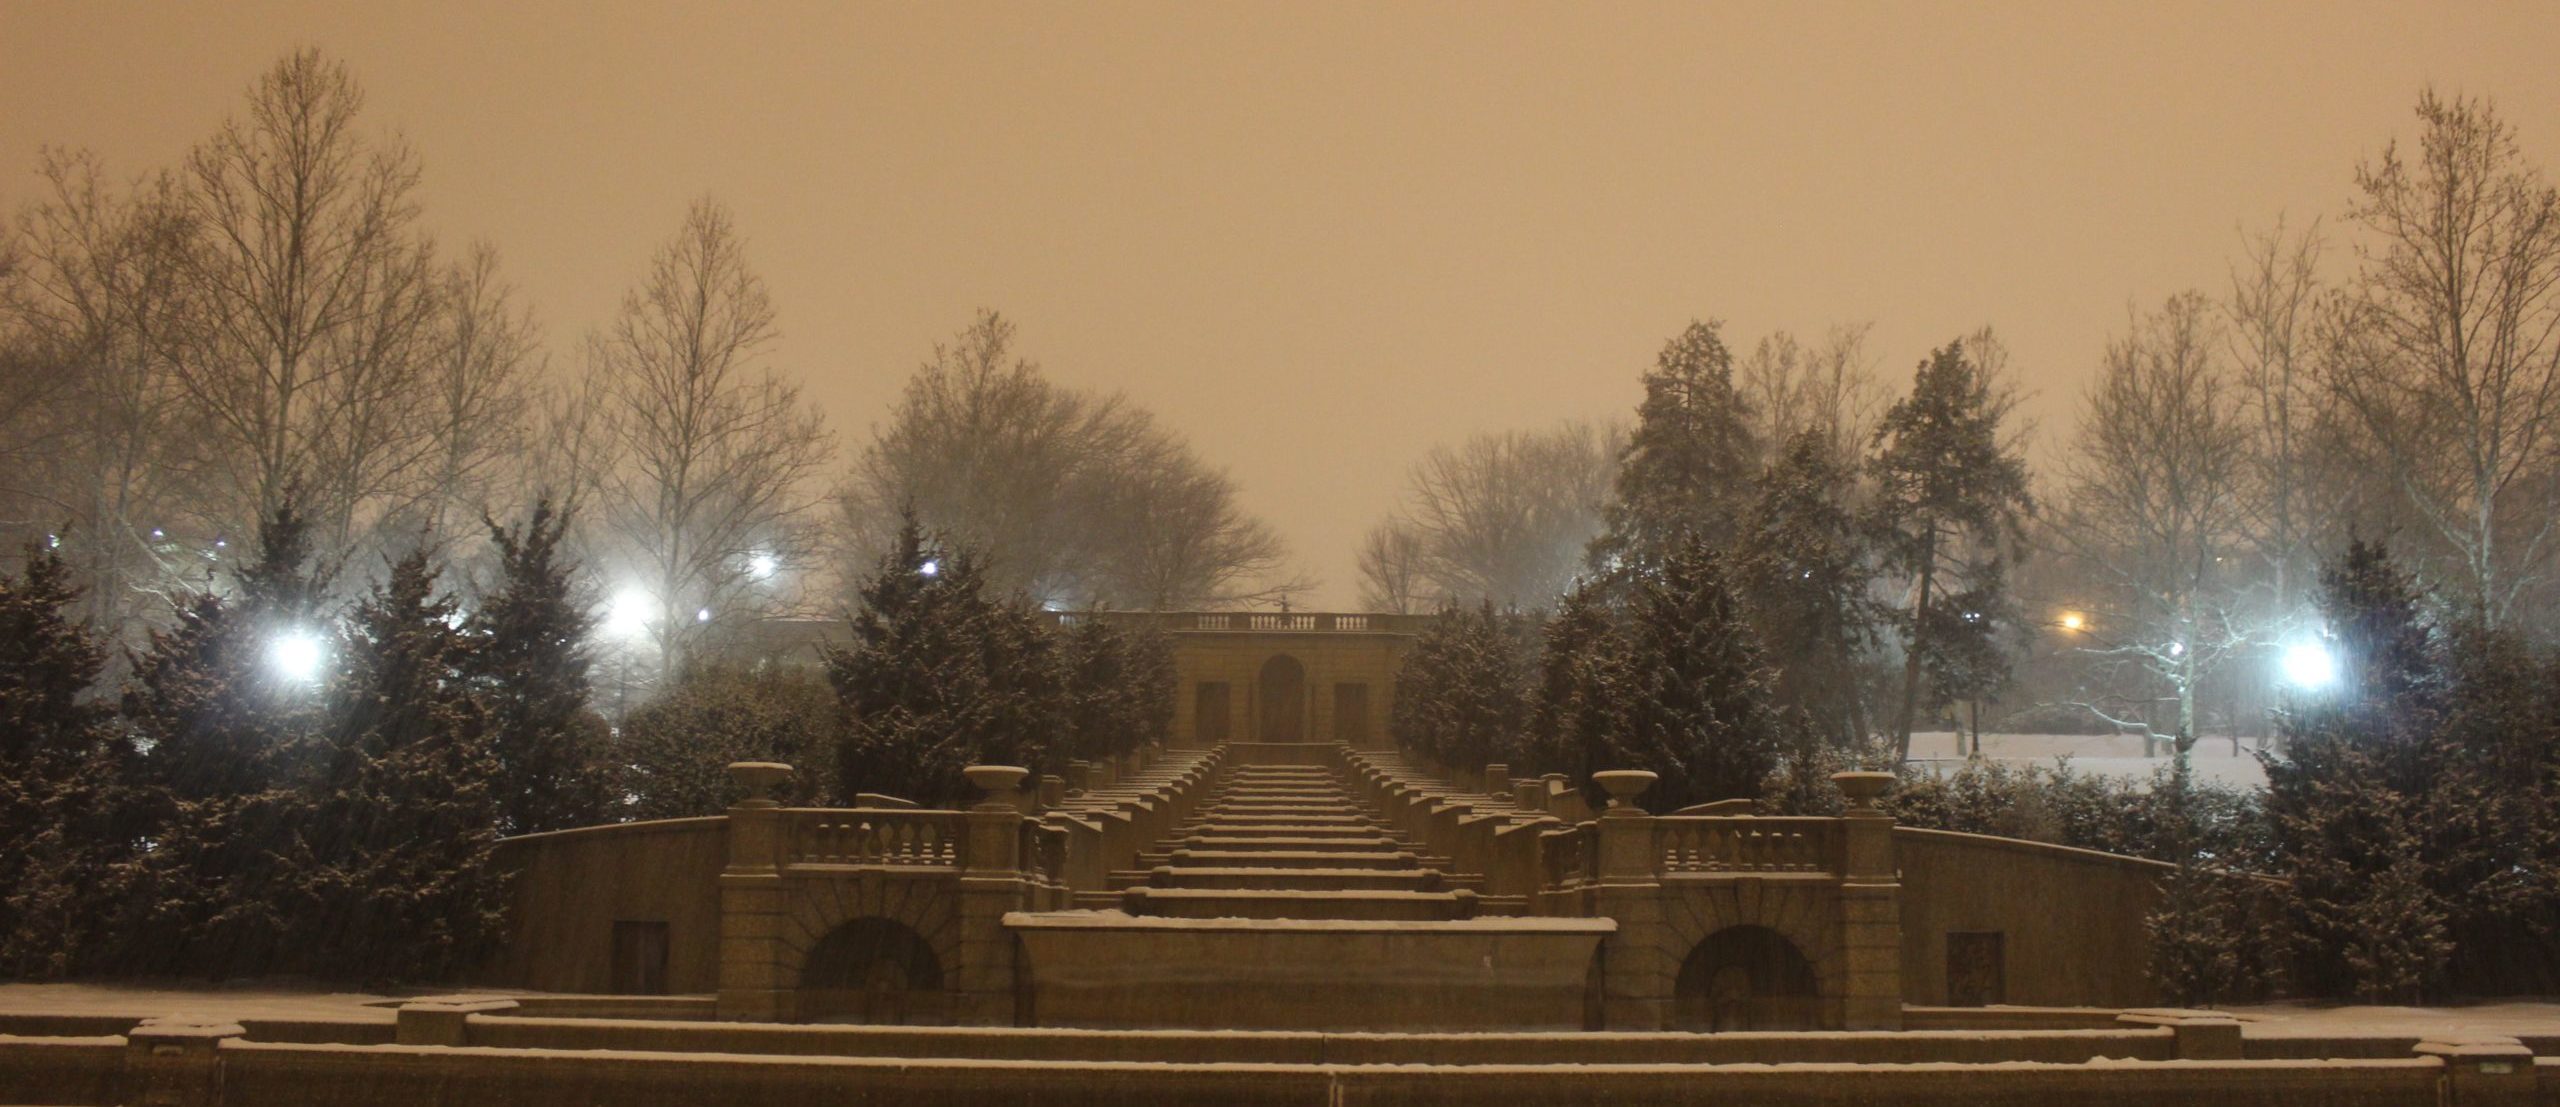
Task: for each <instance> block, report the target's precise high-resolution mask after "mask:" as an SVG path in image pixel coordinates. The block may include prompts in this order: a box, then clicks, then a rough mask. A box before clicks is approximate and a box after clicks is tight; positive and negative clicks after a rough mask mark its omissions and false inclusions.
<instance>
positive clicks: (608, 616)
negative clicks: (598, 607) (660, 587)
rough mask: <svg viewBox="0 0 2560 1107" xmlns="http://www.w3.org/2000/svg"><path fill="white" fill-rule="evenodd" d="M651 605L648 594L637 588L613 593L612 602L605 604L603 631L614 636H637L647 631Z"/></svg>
mask: <svg viewBox="0 0 2560 1107" xmlns="http://www.w3.org/2000/svg"><path fill="white" fill-rule="evenodd" d="M653 606H654V605H653V604H651V603H650V602H649V594H648V593H646V592H643V591H641V590H639V589H637V588H625V589H623V590H622V591H619V592H616V593H614V594H613V602H612V603H609V604H607V605H605V609H604V632H605V633H606V634H610V635H613V636H614V637H616V638H637V637H640V636H641V635H643V634H646V633H648V632H649V616H650V615H651V614H653V612H652V610H651V608H652V607H653Z"/></svg>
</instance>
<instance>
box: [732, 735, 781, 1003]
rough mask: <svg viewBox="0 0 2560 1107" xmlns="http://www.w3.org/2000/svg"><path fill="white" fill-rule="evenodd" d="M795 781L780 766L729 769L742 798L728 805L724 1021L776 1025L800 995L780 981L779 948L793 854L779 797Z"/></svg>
mask: <svg viewBox="0 0 2560 1107" xmlns="http://www.w3.org/2000/svg"><path fill="white" fill-rule="evenodd" d="M790 778H791V766H789V765H785V764H782V763H780V762H777V761H740V762H735V763H733V764H731V765H730V766H729V779H731V780H732V781H735V782H736V783H737V785H738V787H739V790H740V791H742V792H743V793H745V798H743V799H740V800H739V801H738V802H737V803H735V804H733V805H731V806H730V808H729V825H728V838H729V841H728V846H729V857H728V865H727V867H726V868H725V869H723V870H722V872H721V873H720V992H719V996H718V998H717V999H716V1000H714V1003H713V1011H714V1013H715V1014H717V1015H718V1016H719V1017H720V1018H723V1019H737V1020H750V1021H758V1022H772V1021H777V1020H782V1019H788V1018H791V1017H792V1016H793V1015H794V1014H795V1011H794V1010H793V1007H794V1003H793V1001H794V999H795V997H796V992H795V991H794V990H793V989H792V988H790V987H789V985H790V984H791V983H792V982H791V981H786V980H784V979H782V970H781V962H782V943H783V933H784V928H785V927H786V926H787V925H788V919H787V918H786V916H785V915H784V912H785V910H787V907H788V895H787V889H786V887H785V884H784V881H783V876H782V868H783V865H784V864H785V861H786V854H787V852H788V850H789V849H790V830H791V828H790V821H789V816H788V814H787V813H786V812H785V811H784V810H783V807H782V803H781V801H780V800H778V799H776V798H774V797H775V794H776V793H777V792H779V791H780V790H781V787H782V785H783V783H784V782H785V781H788V780H789V779H790Z"/></svg>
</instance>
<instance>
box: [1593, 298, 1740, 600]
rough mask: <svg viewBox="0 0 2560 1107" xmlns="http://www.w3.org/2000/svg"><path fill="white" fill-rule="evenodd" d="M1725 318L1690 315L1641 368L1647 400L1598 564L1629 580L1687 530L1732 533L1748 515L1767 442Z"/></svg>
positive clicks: (1596, 549) (1597, 545) (1596, 545)
mask: <svg viewBox="0 0 2560 1107" xmlns="http://www.w3.org/2000/svg"><path fill="white" fill-rule="evenodd" d="M1721 326H1722V324H1721V323H1718V322H1712V321H1711V322H1705V323H1698V322H1692V323H1690V324H1689V326H1688V328H1687V329H1685V330H1683V331H1681V332H1680V334H1679V335H1678V336H1676V337H1674V338H1672V340H1671V341H1670V342H1668V343H1666V344H1664V346H1663V348H1662V353H1661V354H1660V355H1659V356H1658V357H1656V358H1655V360H1654V367H1653V369H1652V370H1651V371H1649V372H1647V373H1645V375H1644V402H1643V403H1642V404H1640V405H1638V406H1637V408H1636V429H1635V432H1634V434H1633V435H1631V436H1630V437H1629V438H1628V440H1627V453H1626V460H1625V462H1624V464H1623V465H1621V466H1620V468H1619V470H1618V479H1617V489H1616V491H1617V495H1616V497H1615V499H1613V500H1612V501H1611V502H1610V504H1609V506H1608V509H1607V510H1606V511H1605V512H1604V515H1605V520H1604V521H1605V523H1606V527H1605V529H1604V530H1602V532H1601V534H1600V537H1598V538H1597V539H1594V540H1593V541H1592V545H1591V553H1590V559H1591V565H1592V568H1593V569H1594V570H1596V571H1597V572H1598V573H1599V574H1600V575H1601V576H1602V577H1604V578H1607V579H1610V580H1618V581H1623V580H1626V579H1628V575H1629V574H1630V573H1635V572H1640V571H1643V570H1644V569H1646V568H1649V567H1652V566H1658V565H1660V564H1661V563H1662V562H1663V561H1664V560H1665V559H1667V558H1668V557H1669V556H1670V553H1671V551H1672V548H1673V547H1674V546H1675V545H1677V544H1678V543H1679V541H1680V540H1681V536H1682V535H1684V534H1689V533H1699V534H1716V535H1729V534H1732V533H1734V531H1735V530H1736V528H1737V526H1738V524H1739V523H1740V521H1741V517H1742V513H1743V509H1744V507H1745V504H1746V503H1747V500H1748V496H1749V489H1750V487H1751V479H1752V477H1753V476H1755V475H1756V474H1757V472H1758V468H1759V459H1760V444H1759V443H1758V442H1757V441H1756V440H1755V439H1754V437H1753V431H1752V427H1753V422H1752V411H1751V405H1750V404H1749V402H1748V401H1746V400H1745V399H1744V398H1743V396H1742V394H1741V393H1740V392H1738V391H1736V390H1735V388H1734V385H1733V351H1731V350H1730V349H1727V348H1726V347H1725V344H1724V339H1723V337H1722V335H1720V334H1719V333H1718V330H1719V328H1720V327H1721Z"/></svg>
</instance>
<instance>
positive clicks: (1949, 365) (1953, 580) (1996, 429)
mask: <svg viewBox="0 0 2560 1107" xmlns="http://www.w3.org/2000/svg"><path fill="white" fill-rule="evenodd" d="M2005 412H2006V404H2005V403H2004V402H2003V398H2002V397H2001V396H2000V395H1999V394H1997V393H1995V392H1994V391H1993V389H1992V386H1991V383H1990V381H1989V380H1988V379H1987V378H1986V377H1985V375H1984V373H1983V372H1982V369H1981V367H1980V366H1979V365H1977V364H1976V363H1975V361H1974V359H1973V358H1971V357H1969V356H1968V355H1967V353H1966V343H1965V342H1962V341H1959V342H1954V343H1950V344H1948V345H1946V346H1944V347H1941V348H1939V349H1938V350H1936V351H1934V352H1932V353H1931V354H1930V355H1929V358H1928V360H1926V361H1923V362H1921V363H1920V369H1919V372H1918V374H1917V375H1916V376H1915V377H1914V378H1913V380H1912V384H1911V394H1910V395H1909V396H1906V397H1904V398H1903V399H1902V400H1900V401H1897V402H1896V403H1895V404H1894V405H1893V406H1892V407H1891V408H1889V409H1887V410H1886V412H1885V415H1884V419H1883V420H1882V421H1881V422H1880V423H1879V424H1877V427H1876V438H1875V442H1876V452H1875V454H1874V456H1873V457H1872V458H1870V459H1869V461H1868V471H1869V473H1870V474H1871V475H1872V476H1873V477H1874V479H1875V487H1876V499H1875V502H1874V503H1872V504H1871V505H1870V507H1869V510H1870V516H1869V518H1870V520H1871V523H1872V527H1873V533H1874V534H1875V535H1876V536H1877V542H1878V545H1877V549H1878V552H1879V553H1880V554H1881V556H1882V559H1883V563H1884V564H1885V566H1886V567H1888V568H1890V569H1893V570H1895V571H1898V572H1900V573H1902V574H1903V575H1904V576H1906V577H1908V578H1909V579H1910V581H1911V605H1910V609H1909V612H1908V614H1907V616H1906V617H1905V619H1904V620H1903V621H1902V631H1903V655H1904V657H1903V678H1902V705H1901V710H1900V711H1899V712H1898V714H1897V717H1896V720H1895V724H1894V735H1895V748H1894V755H1895V757H1896V759H1897V760H1907V759H1908V758H1909V757H1910V756H1911V729H1912V723H1913V721H1914V719H1915V718H1916V717H1917V715H1918V713H1919V708H1920V701H1921V694H1922V688H1923V686H1924V684H1926V683H1927V682H1928V681H1929V680H1930V679H1931V678H1930V675H1929V674H1928V673H1926V672H1925V671H1924V669H1925V668H1926V667H1927V666H1928V665H1930V664H1932V662H1931V659H1932V658H1933V657H1940V656H1941V655H1945V656H1944V657H1942V658H1941V660H1940V662H1939V664H1941V666H1942V671H1943V672H1950V673H1964V674H1965V675H1966V679H1965V681H1964V682H1963V683H1968V684H1976V683H1980V682H1981V680H1982V677H1983V676H1984V674H1982V673H1981V672H1979V671H1978V670H1977V669H1976V667H1975V666H1974V665H1972V664H1965V665H1947V664H1945V662H1946V661H1948V660H1955V659H1958V658H1959V657H1963V658H1964V659H1966V660H1968V661H1979V660H1982V658H1980V657H1978V656H1966V655H1972V654H1974V653H1975V652H1976V651H1975V650H1974V649H1973V648H1972V647H1971V646H1965V647H1963V648H1955V647H1954V646H1953V645H1951V646H1950V648H1948V649H1941V638H1940V637H1939V634H1940V633H1941V632H1943V631H1944V630H1945V629H1947V627H1948V621H1947V619H1946V618H1944V617H1943V616H1941V615H1939V614H1938V613H1939V612H1940V611H1941V610H1944V609H1947V608H1949V607H1951V606H1952V605H1951V604H1950V602H1949V598H1950V594H1951V593H1952V594H1956V595H1958V596H1960V597H1961V598H1962V600H1963V602H1964V604H1965V605H1966V606H1965V607H1963V608H1961V609H1960V610H1963V611H1974V612H1998V611H2005V610H2006V605H2005V604H2002V603H1998V602H1995V601H1996V600H1997V599H1998V597H1999V594H2000V593H2001V591H2002V590H2001V588H2000V586H1999V572H1998V568H1999V565H2000V561H2001V558H2000V551H2001V549H2002V548H2003V547H2004V546H2009V545H2015V544H2016V543H2017V541H2018V538H2019V536H2020V528H2021V520H2022V519H2023V518H2024V516H2025V515H2026V513H2027V511H2028V510H2029V509H2030V507H2031V506H2032V503H2031V501H2030V499H2029V498H2028V495H2027V466H2026V461H2025V460H2024V459H2023V458H2021V457H2019V456H2018V455H2017V453H2016V452H2015V451H2014V450H2012V449H2011V448H2010V447H2009V445H2008V444H2006V443H2004V442H2003V441H2002V439H2001V431H2000V421H2001V418H2002V416H2003V415H2004V414H2005ZM1961 621H1962V620H1959V622H1961ZM1985 633H1986V634H1988V633H1989V628H1988V627H1986V630H1985ZM1976 644H1977V645H1978V644H1979V643H1978V642H1977V643H1976ZM2002 667H2004V668H2005V661H2003V662H2002Z"/></svg>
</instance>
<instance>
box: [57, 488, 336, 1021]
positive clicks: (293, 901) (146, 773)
mask: <svg viewBox="0 0 2560 1107" xmlns="http://www.w3.org/2000/svg"><path fill="white" fill-rule="evenodd" d="M239 579H240V593H239V599H238V600H237V602H231V601H226V600H224V599H223V598H221V597H219V596H217V595H213V594H210V593H207V594H201V595H196V596H190V597H182V598H181V599H180V600H179V601H178V606H177V622H176V624H175V625H174V626H173V627H171V628H170V629H167V630H164V631H159V632H156V633H154V634H153V635H152V637H151V643H150V646H149V647H148V648H147V649H146V650H144V651H143V652H142V653H141V654H140V655H139V656H137V657H135V658H134V660H133V666H132V667H133V671H134V675H133V678H132V682H131V684H130V686H129V687H128V688H127V689H126V691H125V694H124V699H123V715H124V718H125V721H126V724H127V726H128V728H129V729H130V731H131V732H132V734H133V735H134V736H135V740H136V742H137V745H138V746H139V747H140V750H141V757H140V760H139V763H138V765H137V773H136V776H137V781H138V783H137V787H136V788H135V789H134V790H133V791H132V792H131V793H130V794H131V796H132V797H133V802H132V804H131V805H129V806H128V807H127V808H126V811H125V812H124V815H125V818H124V820H123V822H122V825H120V826H119V828H118V833H119V835H120V837H121V838H122V840H125V841H135V842H144V843H148V845H147V847H146V848H145V849H143V851H142V852H141V853H140V854H138V855H137V856H136V857H135V858H134V859H133V861H132V862H131V863H130V864H128V865H124V866H120V867H119V869H118V872H117V876H116V879H115V880H114V881H113V882H112V884H113V886H112V888H111V889H110V890H109V895H110V897H111V899H112V902H111V903H110V904H109V905H108V906H107V908H106V915H107V917H108V921H107V922H106V923H105V924H104V926H103V927H102V929H103V930H105V931H106V932H108V933H111V934H114V935H115V936H116V938H117V948H116V949H115V950H113V951H106V956H107V957H109V958H110V959H111V960H112V963H113V965H114V967H117V968H122V969H125V970H127V971H135V972H144V973H170V972H177V971H182V970H183V971H189V972H201V973H205V974H207V975H210V976H213V977H215V978H221V977H225V976H232V975H255V974H259V973H264V972H268V971H272V970H274V969H275V968H277V967H279V965H280V964H283V963H285V962H286V960H287V959H288V958H289V956H290V955H291V954H292V953H293V952H294V948H293V939H294V935H295V930H294V915H293V912H294V911H295V910H296V909H297V908H298V907H302V906H306V905H307V903H308V899H307V896H306V894H305V892H306V888H307V886H306V885H304V884H302V883H301V882H300V881H299V880H298V877H299V875H300V874H307V873H309V872H312V871H313V870H315V869H316V867H317V861H316V859H315V857H314V855H313V853H312V850H311V848H310V846H311V843H310V839H309V838H308V837H307V834H306V831H307V829H308V816H309V813H310V804H309V796H310V789H311V787H312V786H313V784H314V782H315V779H316V778H317V777H318V775H319V774H320V772H321V771H322V769H323V764H324V761H325V758H324V756H323V755H324V753H325V751H326V748H327V747H326V744H325V743H324V742H322V741H321V740H320V739H319V736H318V730H319V727H320V726H321V724H322V721H323V714H322V697H321V695H320V691H321V689H322V688H324V687H325V686H326V685H327V683H328V680H329V678H328V676H327V673H326V670H327V668H328V667H329V666H330V665H331V664H333V663H334V661H335V660H336V659H335V658H333V657H331V656H329V654H328V652H327V650H326V649H325V646H324V645H323V644H322V643H323V642H324V637H323V635H324V632H325V630H326V628H325V626H324V625H323V622H322V619H321V611H320V605H321V602H322V596H323V590H324V584H323V582H322V579H321V577H320V576H319V574H318V573H316V572H315V571H314V570H313V568H312V566H311V543H310V536H309V527H308V524H307V523H306V522H305V520H304V518H303V516H302V515H301V514H300V512H299V511H298V510H297V509H296V508H295V506H294V505H293V504H292V503H291V502H287V503H285V504H283V505H280V506H278V507H277V508H276V509H275V510H274V511H272V512H270V513H269V514H268V515H267V517H266V518H265V519H264V520H262V521H261V523H260V525H259V543H258V554H257V557H256V559H255V560H253V561H252V562H251V563H250V564H249V566H248V567H247V568H246V569H244V570H243V571H242V572H241V574H240V578H239ZM287 644H298V645H299V646H300V647H302V648H303V649H304V650H306V651H308V652H309V653H313V654H317V655H318V656H317V658H316V660H317V661H318V663H319V665H320V668H321V670H322V671H320V672H317V673H314V672H303V671H297V668H298V667H297V666H295V665H288V664H282V663H281V662H284V661H288V660H299V661H304V662H308V661H312V660H314V658H312V657H309V656H305V657H301V658H299V659H296V658H294V657H293V656H292V655H290V654H287V653H282V652H280V651H282V650H283V649H284V648H285V647H286V645H287Z"/></svg>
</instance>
